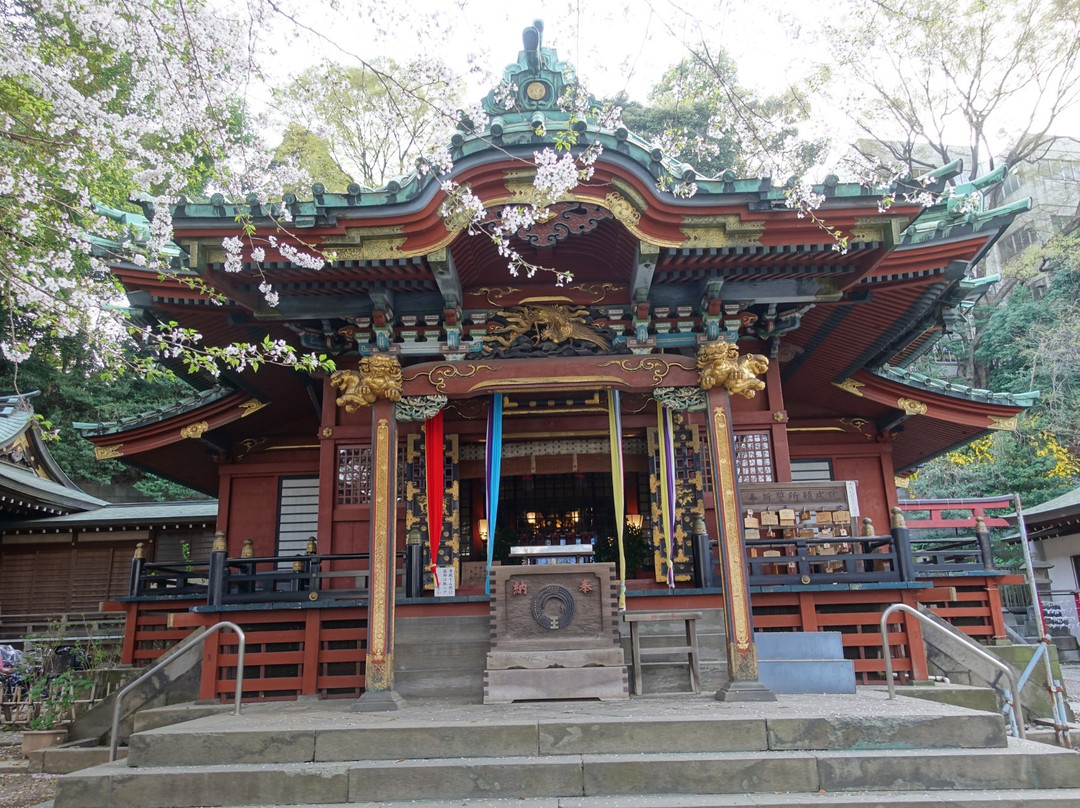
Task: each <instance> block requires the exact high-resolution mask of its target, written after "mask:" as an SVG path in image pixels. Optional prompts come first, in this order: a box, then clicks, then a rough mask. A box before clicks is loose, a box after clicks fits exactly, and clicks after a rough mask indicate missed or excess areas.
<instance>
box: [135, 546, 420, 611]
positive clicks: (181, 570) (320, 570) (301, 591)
mask: <svg viewBox="0 0 1080 808" xmlns="http://www.w3.org/2000/svg"><path fill="white" fill-rule="evenodd" d="M411 550H412V548H411V547H410V551H411ZM396 558H397V562H398V563H397V564H395V572H396V575H397V576H398V579H399V585H401V586H402V587H403V589H404V590H405V595H406V597H419V595H420V594H421V591H420V587H421V585H422V570H421V566H420V565H421V559H420V554H419V553H418V552H406V553H398V554H397V556H396ZM131 564H132V566H131V586H130V591H129V595H130V596H131V597H136V598H154V599H160V598H177V599H190V598H196V599H198V600H205V602H206V604H207V605H209V606H227V605H232V604H243V603H289V602H298V601H314V600H343V601H352V600H362V599H365V598H367V597H368V594H369V592H368V586H369V576H370V570H369V564H370V558H369V555H368V554H367V553H336V554H326V555H319V554H314V553H312V554H304V555H299V556H297V555H291V556H262V557H241V558H228V557H226V554H225V553H224V552H220V551H215V552H213V553H211V554H210V561H209V562H208V563H202V564H186V565H178V564H175V563H173V564H155V563H150V562H147V561H144V560H143V559H142V558H139V557H137V556H136V557H135V558H134V559H132V562H131Z"/></svg>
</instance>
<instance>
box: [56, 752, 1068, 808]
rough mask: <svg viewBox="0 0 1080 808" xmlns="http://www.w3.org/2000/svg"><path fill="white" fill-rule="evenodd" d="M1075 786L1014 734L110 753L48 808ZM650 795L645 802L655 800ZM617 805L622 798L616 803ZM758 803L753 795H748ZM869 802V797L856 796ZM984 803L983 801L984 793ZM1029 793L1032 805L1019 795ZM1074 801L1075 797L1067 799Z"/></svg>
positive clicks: (1054, 762) (1056, 762)
mask: <svg viewBox="0 0 1080 808" xmlns="http://www.w3.org/2000/svg"><path fill="white" fill-rule="evenodd" d="M1065 788H1069V789H1078V788H1080V761H1078V759H1077V756H1076V754H1075V753H1073V752H1069V751H1064V750H1058V749H1054V748H1051V747H1048V746H1044V745H1041V744H1036V743H1031V742H1024V741H1010V743H1009V746H1008V748H1005V749H980V750H967V751H965V752H963V753H962V754H961V753H957V751H956V750H952V749H949V750H925V749H915V750H892V751H890V752H889V753H888V754H882V753H881V752H880V751H877V750H875V751H858V752H848V751H821V752H752V753H748V752H734V753H681V754H676V753H668V754H636V755H604V754H584V755H576V754H574V755H548V756H541V757H505V758H490V757H458V758H433V759H427V760H417V759H398V760H372V761H364V762H353V761H342V762H339V763H311V762H306V763H278V764H248V765H243V764H235V763H233V764H228V765H212V766H197V767H196V766H158V767H148V768H131V767H128V766H125V765H124V764H122V763H109V764H105V765H102V766H98V767H95V768H93V769H88V770H85V771H83V772H78V773H75V774H71V775H68V776H66V777H64V778H62V779H61V780H60V781H59V783H58V786H57V794H56V799H55V808H159V807H160V806H161V805H170V806H177V807H178V808H187V807H188V806H211V805H217V806H221V805H247V804H252V803H253V802H254V803H260V802H262V803H266V802H271V801H272V802H273V803H276V804H281V805H297V804H301V805H302V804H310V803H312V802H315V803H325V804H340V803H348V802H361V801H365V802H371V803H379V802H383V801H394V800H396V801H402V800H430V799H432V798H436V797H437V798H439V799H450V800H473V799H483V798H491V797H500V798H510V799H514V800H515V805H520V804H521V802H520V800H519V799H518V798H532V799H535V798H543V797H566V798H569V797H594V796H608V797H615V796H620V795H623V796H625V797H626V798H635V799H637V798H641V796H642V795H673V794H686V795H695V794H742V795H746V794H754V795H766V796H768V795H775V794H776V793H777V792H791V793H799V794H801V795H802V804H816V797H817V796H818V794H819V793H825V794H829V793H832V792H834V791H844V792H850V791H865V792H875V791H886V790H887V791H901V792H922V795H923V797H924V798H928V797H929V796H937V795H936V794H934V795H927V794H926V793H925V792H928V791H929V792H939V791H940V792H947V791H953V790H956V789H986V790H990V791H996V790H1016V789H1031V790H1033V791H1032V793H1033V794H1034V793H1037V792H1036V791H1035V790H1037V789H1065ZM657 799H659V797H657V798H650V801H649V802H647V803H643V804H648V805H653V806H655V805H658V804H659V803H658V802H657ZM620 804H623V805H625V804H626V803H625V799H624V800H623V801H622V802H621V803H620ZM754 804H755V805H757V804H758V803H754ZM860 804H862V805H867V804H868V803H866V802H865V801H864V802H862V803H860ZM983 804H987V803H985V802H984V803H983ZM1026 804H1031V803H1030V802H1029V803H1026ZM1074 805H1075V803H1074Z"/></svg>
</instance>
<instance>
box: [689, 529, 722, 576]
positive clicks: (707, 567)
mask: <svg viewBox="0 0 1080 808" xmlns="http://www.w3.org/2000/svg"><path fill="white" fill-rule="evenodd" d="M693 552H694V586H696V587H697V588H698V589H712V588H713V587H715V586H716V570H715V565H714V564H713V557H712V542H711V541H710V540H709V534H708V533H707V532H706V530H705V520H704V519H703V518H702V517H700V516H698V517H697V518H696V519H695V520H694V537H693Z"/></svg>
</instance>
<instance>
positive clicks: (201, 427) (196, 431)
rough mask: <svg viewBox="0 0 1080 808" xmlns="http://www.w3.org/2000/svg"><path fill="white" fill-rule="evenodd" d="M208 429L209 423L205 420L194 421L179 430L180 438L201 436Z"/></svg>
mask: <svg viewBox="0 0 1080 808" xmlns="http://www.w3.org/2000/svg"><path fill="white" fill-rule="evenodd" d="M208 429H210V424H209V423H207V422H206V421H196V422H195V423H193V424H188V425H187V426H185V427H183V428H182V429H181V430H180V437H181V438H195V439H198V438H201V437H202V436H203V435H205V434H206V431H207V430H208Z"/></svg>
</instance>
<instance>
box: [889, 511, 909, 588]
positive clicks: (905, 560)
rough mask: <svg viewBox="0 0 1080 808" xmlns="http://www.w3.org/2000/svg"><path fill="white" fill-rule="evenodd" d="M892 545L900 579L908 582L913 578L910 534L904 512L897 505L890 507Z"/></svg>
mask: <svg viewBox="0 0 1080 808" xmlns="http://www.w3.org/2000/svg"><path fill="white" fill-rule="evenodd" d="M889 532H890V533H891V534H892V539H893V546H894V548H895V550H896V563H897V565H898V566H899V567H900V580H901V581H903V582H904V583H910V582H912V581H914V580H915V559H914V558H913V557H912V555H911V534H910V533H909V532H908V526H907V522H905V521H904V512H903V511H902V510H900V508H899V507H898V506H893V509H892V528H891V530H890V531H889Z"/></svg>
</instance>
